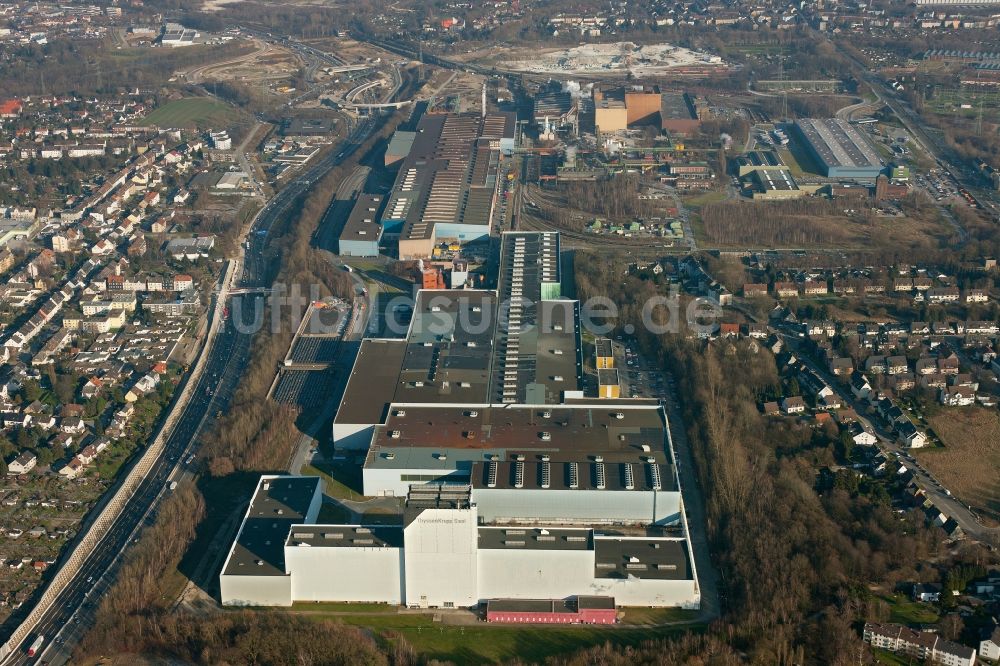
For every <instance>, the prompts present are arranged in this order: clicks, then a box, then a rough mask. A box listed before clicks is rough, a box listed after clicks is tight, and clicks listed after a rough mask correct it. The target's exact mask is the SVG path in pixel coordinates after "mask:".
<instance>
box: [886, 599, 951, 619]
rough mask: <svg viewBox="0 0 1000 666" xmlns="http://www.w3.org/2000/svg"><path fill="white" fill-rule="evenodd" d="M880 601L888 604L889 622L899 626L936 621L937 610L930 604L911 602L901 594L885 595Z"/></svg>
mask: <svg viewBox="0 0 1000 666" xmlns="http://www.w3.org/2000/svg"><path fill="white" fill-rule="evenodd" d="M882 600H883V601H885V602H886V603H887V604H889V621H890V622H898V623H899V624H908V625H909V624H930V623H932V622H937V621H938V617H939V616H938V612H937V609H936V608H935V607H934V606H932V605H931V604H923V603H919V602H916V601H911V600H910V598H909V597H906V596H904V595H902V594H893V595H886V596H883V597H882Z"/></svg>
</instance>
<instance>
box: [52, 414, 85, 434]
mask: <svg viewBox="0 0 1000 666" xmlns="http://www.w3.org/2000/svg"><path fill="white" fill-rule="evenodd" d="M59 429H60V430H61V431H63V432H65V433H68V434H70V435H79V434H80V433H82V432H83V431H84V430H86V429H87V428H86V426H85V425H84V423H83V419H82V418H80V417H79V416H70V417H68V418H67V417H63V420H62V422H61V423H60V424H59Z"/></svg>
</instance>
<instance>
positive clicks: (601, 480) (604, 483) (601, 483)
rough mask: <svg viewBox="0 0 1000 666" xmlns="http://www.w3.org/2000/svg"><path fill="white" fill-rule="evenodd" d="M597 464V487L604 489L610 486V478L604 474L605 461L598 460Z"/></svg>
mask: <svg viewBox="0 0 1000 666" xmlns="http://www.w3.org/2000/svg"><path fill="white" fill-rule="evenodd" d="M595 465H596V466H597V489H598V490H604V489H605V488H607V487H608V479H607V477H606V476H605V474H604V463H603V462H597V463H595Z"/></svg>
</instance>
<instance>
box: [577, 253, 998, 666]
mask: <svg viewBox="0 0 1000 666" xmlns="http://www.w3.org/2000/svg"><path fill="white" fill-rule="evenodd" d="M625 262H626V259H618V260H611V261H608V260H607V259H606V255H601V256H598V255H596V254H591V253H578V254H577V256H576V258H575V262H574V267H575V276H576V286H577V292H578V293H577V295H578V296H579V297H580V298H581V299H587V298H590V297H592V296H595V295H608V296H609V297H611V298H612V299H616V298H622V299H623V300H622V301H616V302H619V303H620V304H623V306H622V308H621V309H622V313H623V316H622V317H621V318H619V320H618V326H619V327H621V326H623V325H624V324H626V323H631V324H633V325H635V326H636V331H637V333H636V338H637V342H638V343H639V345H640V346H641V347H642V348H643V350H644V351H645V352H646V354H647V356H648V358H650V359H652V360H654V361H655V363H656V364H657V365H660V366H662V367H664V368H666V369H669V370H670V371H671V372H672V373H673V374H674V376H675V377H676V379H677V383H678V391H677V395H678V397H679V398H680V399H681V401H682V409H683V413H684V423H685V424H686V430H687V437H688V440H689V442H690V445H691V449H692V452H693V454H694V457H695V462H696V468H697V470H696V473H697V476H698V480H699V483H700V487H701V489H702V491H703V492H704V493H705V500H706V512H707V532H708V537H709V541H710V544H711V551H712V553H713V556H714V564H715V566H716V567H717V568H718V570H719V572H720V574H721V576H720V579H721V590H720V591H721V592H722V594H723V604H722V605H723V614H722V617H721V618H720V619H719V620H718V621H716V622H715V623H713V624H712V626H711V627H709V631H708V636H707V637H706V638H705V639H704V640H706V641H707V640H710V639H711V638H715V639H717V640H719V641H720V642H723V643H725V644H726V645H727V646H728V647H729V648H730V649H735V650H736V651H737V652H739V653H741V654H743V655H745V657H746V660H747V661H750V662H751V663H760V664H781V665H787V666H791V665H792V664H802V663H822V664H842V665H844V666H846V665H847V664H851V663H856V662H857V659H858V655H859V654H861V653H862V650H863V648H862V646H861V644H860V643H861V641H860V636H859V632H858V631H857V626H858V624H859V623H861V622H863V621H866V620H870V621H887V620H888V619H889V609H888V606H887V604H886V603H885V602H884V601H883V600H882V599H881V598H879V597H878V596H877V595H876V594H874V593H872V592H871V591H870V589H871V586H872V585H879V586H881V587H882V589H887V590H892V589H894V588H895V586H896V585H897V584H899V583H900V582H903V581H916V582H928V581H937V580H941V578H942V576H941V572H940V570H939V569H938V568H937V564H938V563H940V562H941V560H940V559H939V558H941V557H942V556H943V555H944V550H943V547H942V545H941V537H940V533H938V532H936V531H935V529H934V528H930V527H926V526H925V525H924V523H923V521H922V520H921V519H919V518H913V517H910V516H905V517H903V518H900V517H899V516H897V515H896V514H895V513H894V512H893V510H892V507H891V505H890V504H889V501H888V497H889V493H888V492H887V488H886V484H887V483H891V481H882V480H878V479H874V480H866V482H865V483H857V482H851V481H852V480H851V479H850V478H849V477H850V476H853V475H849V477H845V478H844V479H841V480H840V482H835V483H833V484H832V485H831V486H830V487H826V488H823V487H821V486H820V484H818V483H817V476H816V470H817V469H818V468H821V467H824V466H829V465H833V464H844V463H845V462H846V461H847V457H848V456H849V448H847V447H845V446H844V443H843V441H842V440H841V438H840V437H839V435H838V433H837V432H836V429H835V428H833V427H831V428H830V429H824V428H818V429H817V428H811V427H808V426H807V425H805V424H801V423H798V422H796V421H792V420H776V419H769V418H767V417H765V416H764V415H763V414H762V413H761V412H760V410H759V408H758V405H759V404H760V402H761V401H762V400H765V399H773V398H774V397H775V396H777V395H782V394H783V393H787V392H788V391H789V390H790V389H789V387H788V386H787V382H786V381H785V379H783V378H782V377H781V376H780V375H779V374H778V371H777V366H776V363H775V360H774V358H773V356H772V355H771V354H770V353H769V352H767V351H766V350H764V349H762V348H758V347H757V346H752V345H751V344H750V343H748V342H739V343H730V342H723V343H711V344H710V343H705V342H702V341H695V340H688V339H685V338H683V337H682V336H679V335H674V334H666V335H654V334H652V333H650V332H648V331H646V330H645V327H643V326H641V325H640V320H638V319H635V318H633V317H634V312H635V304H636V303H637V302H638V301H639V300H640V299H642V298H644V297H645V294H646V293H648V290H649V289H650V285H651V282H650V281H646V280H641V279H638V278H636V277H632V276H626V278H625V279H624V281H623V280H622V277H621V275H622V267H623V266H624V265H625ZM619 330H620V329H619ZM734 377H738V378H739V381H733V378H734ZM956 559H957V560H958V561H959V562H958V564H961V563H971V562H974V563H981V562H984V561H993V560H995V557H994V556H991V555H990V554H989V553H987V552H986V551H985V550H984V549H982V548H981V547H979V546H976V545H970V546H966V547H964V548H960V549H959V552H958V555H957V557H956ZM969 575H970V574H968V572H967V569H961V568H959V569H958V573H956V574H954V575H952V578H951V579H949V580H952V581H953V584H954V585H960V584H961V581H959V582H954V581H955V580H958V579H960V578H961V579H962V580H965V579H967V578H968V576H969ZM963 576H964V578H963ZM616 652H617V651H616ZM662 653H663V654H664V655H668V656H667V657H665V658H666V659H668V660H669V659H675V662H671V663H677V661H679V658H680V655H684V654H685V652H684V650H683V642H676V641H675V642H671V643H668V644H666V645H665V646H663V648H662ZM720 654H725V652H721V653H720ZM727 658H728V657H727ZM680 663H683V662H680ZM693 663H708V662H693ZM718 663H729V662H727V661H726V658H720V661H719V662H718Z"/></svg>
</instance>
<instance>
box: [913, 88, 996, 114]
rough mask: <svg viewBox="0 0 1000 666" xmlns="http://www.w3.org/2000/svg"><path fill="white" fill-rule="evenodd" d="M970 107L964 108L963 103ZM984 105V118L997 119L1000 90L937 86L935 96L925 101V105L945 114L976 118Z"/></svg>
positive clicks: (931, 109)
mask: <svg viewBox="0 0 1000 666" xmlns="http://www.w3.org/2000/svg"><path fill="white" fill-rule="evenodd" d="M963 104H966V105H969V107H970V108H968V109H963V108H962V105H963ZM980 105H982V109H983V119H984V120H996V119H997V118H998V117H1000V92H996V91H989V90H986V91H984V90H965V89H961V88H941V87H939V88H936V89H935V90H934V94H933V96H932V97H931V98H930V99H928V100H926V101H925V102H924V107H925V108H926V109H928V110H930V111H932V112H934V113H937V114H940V115H944V116H954V115H956V114H957V115H959V116H964V117H965V118H975V117H976V116H978V115H979V107H980Z"/></svg>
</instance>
